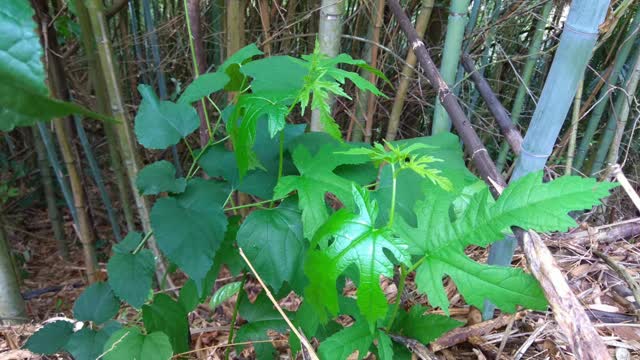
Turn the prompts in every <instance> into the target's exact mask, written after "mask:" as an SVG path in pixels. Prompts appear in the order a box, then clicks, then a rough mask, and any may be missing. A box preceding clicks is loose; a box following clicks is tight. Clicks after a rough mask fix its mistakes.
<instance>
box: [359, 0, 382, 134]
mask: <svg viewBox="0 0 640 360" xmlns="http://www.w3.org/2000/svg"><path fill="white" fill-rule="evenodd" d="M384 7H385V0H377V2H376V5H375V7H374V9H375V11H374V12H373V13H375V14H376V17H375V22H374V25H373V37H372V40H373V44H372V48H371V67H373V68H374V69H375V68H377V67H378V46H377V45H376V44H378V43H379V42H380V29H381V28H382V20H383V17H384ZM377 79H378V77H377V76H376V74H374V73H369V82H370V83H372V84H373V85H374V86H375V85H376V81H377ZM368 95H369V96H368V97H367V122H366V126H365V129H364V141H365V142H366V143H371V136H372V134H371V130H372V129H373V117H374V115H375V111H376V97H375V96H373V94H368Z"/></svg>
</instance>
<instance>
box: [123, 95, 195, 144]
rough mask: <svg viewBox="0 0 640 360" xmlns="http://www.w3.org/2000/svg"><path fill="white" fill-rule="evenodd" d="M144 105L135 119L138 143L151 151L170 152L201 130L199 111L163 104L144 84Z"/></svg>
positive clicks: (183, 106)
mask: <svg viewBox="0 0 640 360" xmlns="http://www.w3.org/2000/svg"><path fill="white" fill-rule="evenodd" d="M138 91H139V92H140V94H141V95H142V103H141V104H140V108H138V113H137V114H136V118H135V126H134V130H135V133H136V137H137V138H138V142H139V143H140V144H142V146H144V147H145V148H147V149H166V148H168V147H169V146H171V145H175V144H177V143H178V142H180V140H181V139H182V138H185V137H187V136H188V135H189V134H191V133H192V132H194V131H195V130H196V129H197V128H198V127H199V126H200V118H198V114H197V113H196V110H195V109H194V108H193V107H191V106H190V105H188V104H184V103H179V104H176V103H174V102H171V101H165V100H162V101H161V100H159V99H158V97H157V96H156V94H155V93H154V92H153V89H151V87H150V86H148V85H144V84H141V85H139V86H138Z"/></svg>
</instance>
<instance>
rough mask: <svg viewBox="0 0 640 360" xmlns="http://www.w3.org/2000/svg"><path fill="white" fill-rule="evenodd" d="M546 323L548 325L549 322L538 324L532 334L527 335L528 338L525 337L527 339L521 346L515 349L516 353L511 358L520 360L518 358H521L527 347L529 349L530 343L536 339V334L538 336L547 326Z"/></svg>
mask: <svg viewBox="0 0 640 360" xmlns="http://www.w3.org/2000/svg"><path fill="white" fill-rule="evenodd" d="M547 325H549V323H544V324H542V326H540V327H539V328H537V329H536V330H535V331H534V332H533V333H532V334H531V336H529V338H528V339H527V341H525V342H524V344H522V346H520V348H519V349H518V351H516V354H515V355H514V356H513V360H520V358H522V356H523V355H524V353H525V352H527V349H529V347H530V346H531V344H533V342H534V341H536V339H537V338H538V336H540V333H542V331H543V330H544V329H545V328H546V327H547Z"/></svg>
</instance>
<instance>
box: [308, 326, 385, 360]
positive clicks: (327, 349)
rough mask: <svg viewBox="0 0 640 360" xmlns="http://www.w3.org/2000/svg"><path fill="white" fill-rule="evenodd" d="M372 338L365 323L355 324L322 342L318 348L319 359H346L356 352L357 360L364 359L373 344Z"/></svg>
mask: <svg viewBox="0 0 640 360" xmlns="http://www.w3.org/2000/svg"><path fill="white" fill-rule="evenodd" d="M373 339H374V336H373V335H372V334H371V332H370V331H369V326H367V323H366V322H356V323H355V324H353V325H351V326H349V327H347V328H344V330H342V331H339V332H337V333H335V334H334V335H332V336H331V337H329V338H328V339H326V340H324V341H323V342H322V343H321V344H320V347H319V348H318V354H319V355H320V358H321V359H346V358H347V357H348V356H349V355H351V354H353V353H354V352H356V351H357V352H358V359H362V358H364V356H365V355H367V352H368V351H369V347H370V346H371V344H373Z"/></svg>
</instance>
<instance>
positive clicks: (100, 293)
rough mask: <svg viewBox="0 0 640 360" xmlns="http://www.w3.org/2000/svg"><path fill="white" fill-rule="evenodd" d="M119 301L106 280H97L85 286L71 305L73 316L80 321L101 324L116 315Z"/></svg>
mask: <svg viewBox="0 0 640 360" xmlns="http://www.w3.org/2000/svg"><path fill="white" fill-rule="evenodd" d="M118 310H120V302H119V301H118V299H117V298H116V296H115V295H114V294H113V290H111V287H110V286H109V284H107V283H106V282H97V283H94V284H92V285H90V286H89V287H88V288H86V289H85V290H84V291H83V292H82V294H81V295H80V297H78V299H76V302H75V304H74V305H73V317H75V318H76V319H77V320H80V321H93V322H94V323H96V324H102V323H103V322H106V321H107V320H109V319H111V318H112V317H114V316H116V314H117V313H118Z"/></svg>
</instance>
